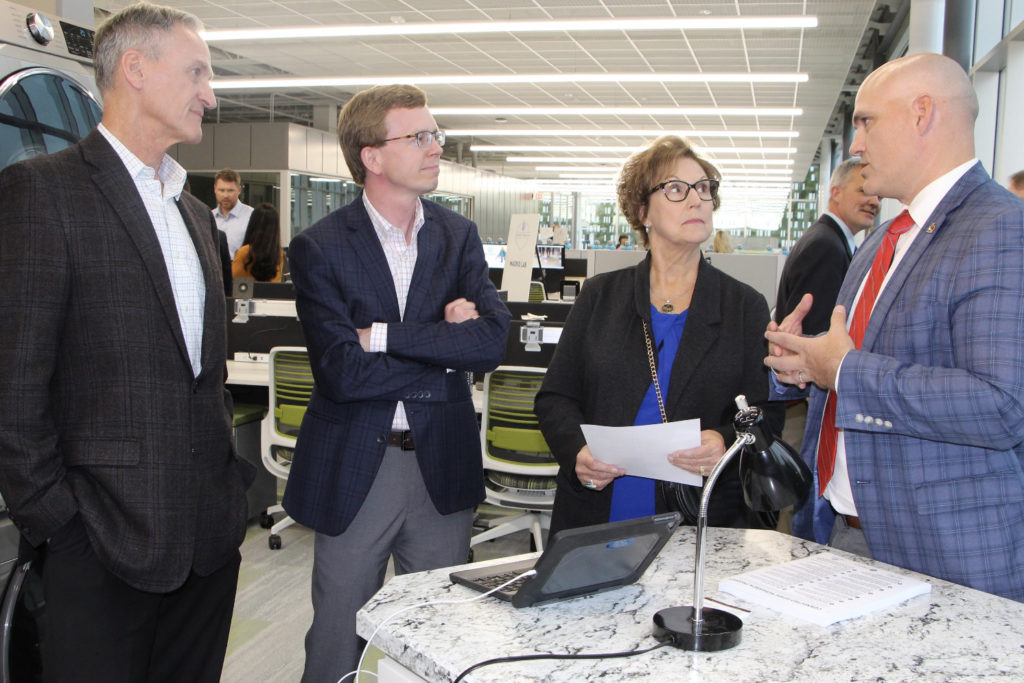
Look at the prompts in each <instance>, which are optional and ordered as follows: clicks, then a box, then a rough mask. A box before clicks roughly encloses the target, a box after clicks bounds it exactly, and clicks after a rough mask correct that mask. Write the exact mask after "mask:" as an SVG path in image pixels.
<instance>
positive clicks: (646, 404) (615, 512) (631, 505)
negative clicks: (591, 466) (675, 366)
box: [608, 305, 689, 522]
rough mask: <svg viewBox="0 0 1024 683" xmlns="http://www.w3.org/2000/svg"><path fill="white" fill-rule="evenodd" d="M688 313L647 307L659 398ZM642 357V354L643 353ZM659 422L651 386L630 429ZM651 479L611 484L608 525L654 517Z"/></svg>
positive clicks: (665, 391) (664, 391)
mask: <svg viewBox="0 0 1024 683" xmlns="http://www.w3.org/2000/svg"><path fill="white" fill-rule="evenodd" d="M688 313H689V309H687V310H685V311H683V312H682V313H680V314H679V315H671V314H668V313H662V312H661V311H659V310H658V309H657V308H655V307H654V306H653V305H651V334H652V336H653V340H652V341H653V343H654V348H655V349H656V350H657V353H658V383H659V384H660V385H661V395H662V398H663V399H664V397H666V396H668V382H669V378H670V377H671V376H672V363H673V362H674V361H675V358H676V352H677V351H678V350H679V340H680V339H682V337H683V329H684V328H685V327H686V316H687V314H688ZM644 352H645V353H646V350H644ZM659 422H661V411H659V410H658V395H657V394H656V393H655V391H654V382H653V381H652V382H651V385H650V386H649V387H648V388H647V393H646V394H645V395H644V400H643V401H641V402H640V409H639V410H637V412H636V419H635V420H633V425H634V426H635V425H650V424H658V423H659ZM654 482H655V480H654V479H646V478H644V477H631V476H629V475H628V474H627V475H625V476H622V477H619V478H618V479H616V480H615V483H614V484H613V486H612V510H611V514H610V515H609V517H608V521H609V522H617V521H619V520H622V519H634V518H636V517H647V516H649V515H653V514H654V494H655V491H654Z"/></svg>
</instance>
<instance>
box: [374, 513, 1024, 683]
mask: <svg viewBox="0 0 1024 683" xmlns="http://www.w3.org/2000/svg"><path fill="white" fill-rule="evenodd" d="M708 531H709V533H708V544H709V545H708V553H707V566H706V570H705V575H706V586H705V591H706V592H705V594H706V598H707V599H708V600H711V601H714V600H718V601H722V602H724V603H729V604H731V605H734V606H737V607H740V608H742V609H743V610H749V612H746V611H738V610H734V611H735V612H736V613H737V614H739V615H740V616H741V618H742V619H743V622H744V626H743V637H742V642H741V643H740V644H739V645H738V646H736V647H735V648H733V649H731V650H725V651H723V652H715V653H692V652H687V651H683V650H679V649H676V648H673V647H665V648H662V649H659V650H656V651H654V652H650V653H647V654H642V655H638V656H635V657H629V658H622V659H600V660H573V661H565V660H562V661H559V660H540V661H531V662H517V663H507V664H496V665H492V666H487V667H483V668H481V669H478V670H476V671H474V672H473V673H472V674H470V676H469V677H468V678H467V679H466V680H467V681H475V682H477V683H479V682H482V681H494V682H498V681H500V682H501V683H512V682H517V681H589V680H598V679H603V680H608V681H626V680H651V681H670V680H671V681H684V680H685V681H690V682H694V683H696V682H702V681H709V682H710V681H721V682H723V683H724V682H726V681H728V682H729V683H740V682H743V681H749V682H750V683H764V682H767V681H771V682H773V683H782V682H785V681H801V682H805V681H806V682H815V681H821V682H823V683H824V682H826V681H827V682H828V683H833V682H835V681H874V682H881V681H884V682H886V683H895V682H897V681H908V682H910V681H913V682H914V683H922V682H925V681H943V682H944V681H957V682H960V681H972V680H982V679H984V680H985V681H1007V682H1010V681H1014V682H1019V681H1021V680H1024V673H1022V672H1024V603H1018V602H1014V601H1012V600H1007V599H1004V598H1000V597H997V596H994V595H990V594H988V593H983V592H980V591H976V590H973V589H970V588H965V587H963V586H959V585H956V584H952V583H949V582H946V581H941V580H938V579H934V578H931V577H923V576H921V575H919V574H915V573H913V572H909V571H906V570H902V569H897V568H895V567H891V566H889V565H883V564H881V563H874V564H878V565H880V566H882V567H885V568H887V569H890V570H892V571H896V572H897V573H901V574H906V575H909V576H916V577H919V578H924V579H926V580H928V581H929V582H930V583H931V584H932V591H931V593H930V594H927V595H922V596H919V597H916V598H912V599H910V600H909V601H907V602H905V603H903V604H901V605H898V606H896V607H893V608H890V609H886V610H882V611H878V612H873V613H871V614H869V615H867V616H864V617H860V618H857V619H851V620H848V621H843V622H839V623H836V624H833V625H831V626H827V627H821V626H816V625H814V624H811V623H809V622H803V621H799V620H797V619H795V618H792V617H783V616H781V615H779V614H778V613H776V612H774V611H772V610H770V609H768V608H765V607H760V606H755V605H751V604H749V603H744V602H743V601H741V600H740V599H738V598H735V597H734V596H732V595H729V594H726V593H720V592H718V590H717V586H718V581H719V580H720V579H722V578H725V577H729V576H733V575H735V574H739V573H742V572H745V571H749V570H751V569H757V568H760V567H764V566H769V565H774V564H779V563H783V562H788V561H790V560H793V559H798V558H801V557H807V556H808V555H811V554H814V553H819V552H837V553H838V552H840V551H835V550H832V549H829V548H825V547H824V546H821V545H818V544H816V543H812V542H810V541H804V540H802V539H799V538H795V537H792V536H787V535H784V534H779V533H776V532H774V531H753V530H738V529H717V528H712V529H709V530H708ZM693 552H694V531H693V528H692V527H684V528H681V529H679V530H678V531H677V532H676V533H675V535H674V536H673V538H672V539H671V540H670V541H669V543H668V545H666V546H665V548H664V549H663V550H662V552H661V554H660V555H659V556H658V558H657V559H656V560H655V562H654V563H653V564H652V565H651V567H650V568H649V569H648V570H647V572H646V574H645V575H644V576H643V577H641V579H640V581H639V582H637V583H636V584H634V585H631V586H624V587H620V588H616V589H614V590H610V591H607V592H604V593H599V594H596V595H591V596H585V597H579V598H573V599H569V600H564V601H561V602H558V603H553V604H547V605H540V606H536V607H531V608H526V609H515V608H514V607H512V606H511V605H509V604H508V603H505V602H501V601H498V600H497V599H495V598H492V597H488V598H484V599H483V600H478V601H475V602H470V603H463V604H441V605H430V606H424V607H419V608H416V609H411V610H408V611H406V612H403V613H402V614H400V615H398V616H397V617H395V618H393V619H391V620H390V621H388V622H387V623H386V624H385V625H384V626H383V628H382V629H381V630H380V631H379V632H378V633H377V635H376V636H374V637H373V645H375V646H376V647H378V648H380V649H381V650H383V651H384V652H385V653H386V654H387V655H388V656H389V657H390V658H391V659H393V660H395V661H396V662H398V663H400V664H401V665H402V666H404V667H405V668H407V669H408V670H410V671H413V672H415V673H416V674H417V675H419V676H421V677H422V678H424V679H425V680H427V681H451V680H452V679H454V678H455V677H456V676H457V675H458V674H459V673H461V672H462V671H463V670H465V669H467V668H468V667H470V666H472V665H473V664H475V663H477V662H479V661H481V660H485V659H490V658H494V657H501V656H509V655H522V654H532V653H538V652H552V653H598V652H617V651H625V650H634V649H644V648H647V647H651V646H652V645H655V644H656V641H655V640H654V638H653V637H652V636H651V629H652V621H651V619H652V617H653V615H654V613H655V612H657V611H658V610H660V609H663V608H665V607H671V606H674V605H687V604H690V602H691V601H692V595H693V583H692V581H693V578H692V577H693ZM840 554H842V555H844V556H846V557H850V558H854V556H852V555H847V554H846V553H840ZM854 559H857V560H858V561H863V562H870V561H869V560H864V559H863V558H854ZM450 571H451V569H450V568H449V569H439V570H434V571H429V572H420V573H416V574H408V575H404V576H396V577H395V578H393V579H392V580H391V581H389V582H388V583H387V585H385V586H384V587H383V588H382V589H381V590H380V591H379V592H378V593H377V594H376V595H375V596H374V597H373V598H372V599H371V600H370V601H369V602H368V603H367V604H366V605H365V606H364V607H363V609H362V610H361V611H360V612H359V615H358V618H357V630H358V632H359V634H360V635H361V636H362V637H364V638H368V637H370V635H371V634H372V633H373V632H374V629H375V628H376V627H377V626H378V625H380V623H381V622H382V621H383V620H384V619H386V618H388V617H390V616H391V615H392V614H394V613H395V612H397V611H398V610H399V609H402V608H406V607H409V606H410V605H414V604H417V603H425V602H429V601H434V600H464V599H468V598H471V597H473V596H474V593H473V591H471V590H470V589H468V588H465V587H463V586H455V585H452V584H451V583H450V582H449V579H448V574H449V573H450ZM705 606H708V607H720V605H718V604H716V603H715V602H708V603H707V604H706V605H705Z"/></svg>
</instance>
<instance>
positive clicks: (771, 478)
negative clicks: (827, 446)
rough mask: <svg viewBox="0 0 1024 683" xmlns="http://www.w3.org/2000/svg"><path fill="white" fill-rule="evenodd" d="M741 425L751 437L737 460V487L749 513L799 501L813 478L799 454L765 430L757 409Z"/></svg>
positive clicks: (794, 503) (774, 508) (809, 486)
mask: <svg viewBox="0 0 1024 683" xmlns="http://www.w3.org/2000/svg"><path fill="white" fill-rule="evenodd" d="M753 411H756V413H755V412H753ZM744 422H746V424H744V427H745V429H746V431H747V432H748V433H750V434H751V435H753V437H754V443H753V445H750V446H747V447H746V448H745V449H744V452H743V454H742V456H741V457H740V484H741V485H742V486H743V498H744V499H745V500H746V503H747V505H748V506H749V507H750V508H751V509H752V510H757V511H769V510H781V509H782V508H784V507H788V506H790V505H796V504H797V503H800V502H802V501H803V500H804V499H805V498H806V497H807V494H808V493H810V491H811V484H812V482H813V475H812V474H811V471H810V469H808V467H807V465H806V464H805V463H804V461H803V460H802V459H801V458H800V455H799V454H798V453H797V452H796V451H795V450H793V448H792V447H791V446H790V445H789V444H787V443H786V442H785V441H783V440H781V439H776V438H775V437H774V436H772V435H771V434H770V433H769V432H767V431H766V428H765V425H764V423H763V415H762V413H761V411H760V410H759V409H756V408H752V409H750V412H748V414H747V416H746V417H745V419H744ZM737 423H739V416H737ZM737 426H739V424H737Z"/></svg>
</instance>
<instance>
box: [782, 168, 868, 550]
mask: <svg viewBox="0 0 1024 683" xmlns="http://www.w3.org/2000/svg"><path fill="white" fill-rule="evenodd" d="M860 171H861V163H860V159H859V158H857V157H853V158H850V159H847V160H846V161H844V162H843V163H841V164H839V166H837V167H836V170H835V171H833V173H832V179H831V181H830V183H829V198H828V210H827V211H825V213H823V214H821V218H819V219H818V221H817V222H816V223H815V224H814V225H812V226H811V227H810V228H809V229H808V230H807V232H805V233H804V234H803V236H802V237H801V238H800V239H799V240H798V241H797V243H796V245H795V246H794V247H793V250H792V251H791V252H790V253H789V256H788V257H786V265H785V266H784V267H783V269H782V276H781V277H780V278H779V295H778V299H777V301H776V304H775V314H774V315H773V316H772V317H773V319H775V320H783V319H784V318H785V317H786V316H787V315H789V314H790V313H792V312H793V309H795V308H796V307H797V304H799V303H800V299H801V298H803V295H804V294H807V293H810V294H811V295H812V296H813V297H814V299H813V302H814V303H813V305H812V306H811V310H810V311H809V312H808V313H807V315H806V316H805V317H804V319H803V332H804V334H819V333H821V332H824V331H825V330H827V329H828V325H829V321H830V320H831V318H832V309H833V308H834V307H835V305H836V298H837V297H838V296H839V288H840V286H842V284H843V278H844V277H846V271H847V270H848V269H849V268H850V261H851V260H852V259H853V250H854V241H853V238H854V235H856V234H858V233H860V232H862V231H864V230H867V229H868V228H870V227H871V226H872V225H873V224H874V222H875V217H876V216H877V215H878V198H877V197H875V196H873V195H869V194H865V192H864V178H863V177H862V176H861V174H860ZM805 410H806V402H805V401H802V400H801V401H800V404H799V405H795V406H793V407H792V408H791V409H789V410H787V419H788V417H789V416H795V417H797V418H798V419H799V414H800V413H801V412H803V411H805ZM794 421H796V420H794ZM816 507H817V508H821V507H822V506H821V505H820V504H818V505H816V504H815V500H814V498H813V497H811V496H809V497H808V500H807V501H806V502H805V503H804V504H803V505H802V506H798V507H797V509H796V511H795V513H794V515H793V534H794V535H796V536H801V537H804V538H813V536H812V530H811V529H812V526H813V523H812V519H813V516H814V514H815V509H816ZM824 507H826V508H827V507H828V506H827V505H825V506H824ZM818 514H824V515H826V518H827V519H830V518H831V511H830V510H827V509H826V510H825V511H824V512H821V511H820V510H819V512H818ZM813 540H818V541H821V542H822V543H824V542H826V541H828V536H827V535H825V536H824V538H823V539H822V538H814V539H813Z"/></svg>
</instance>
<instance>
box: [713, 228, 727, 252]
mask: <svg viewBox="0 0 1024 683" xmlns="http://www.w3.org/2000/svg"><path fill="white" fill-rule="evenodd" d="M712 247H713V248H714V250H715V253H716V254H731V253H732V240H731V239H729V233H727V232H726V231H724V230H716V231H715V239H714V242H713V243H712Z"/></svg>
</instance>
